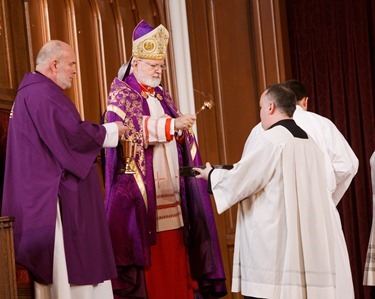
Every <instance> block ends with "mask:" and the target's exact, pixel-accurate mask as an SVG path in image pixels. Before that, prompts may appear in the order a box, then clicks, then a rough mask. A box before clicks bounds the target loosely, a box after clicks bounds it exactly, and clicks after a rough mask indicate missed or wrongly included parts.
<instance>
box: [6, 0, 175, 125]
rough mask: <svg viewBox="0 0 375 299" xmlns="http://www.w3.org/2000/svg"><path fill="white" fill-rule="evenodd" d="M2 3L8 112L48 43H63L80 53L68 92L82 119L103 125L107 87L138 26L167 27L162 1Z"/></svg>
mask: <svg viewBox="0 0 375 299" xmlns="http://www.w3.org/2000/svg"><path fill="white" fill-rule="evenodd" d="M0 3H1V5H0V70H1V72H0V101H1V102H0V103H2V105H3V106H4V105H5V106H6V107H7V108H8V109H9V108H10V106H11V103H12V101H13V100H14V97H15V94H16V90H17V86H18V84H19V83H20V81H21V79H22V77H23V75H24V73H25V72H27V71H31V70H34V68H35V59H36V56H37V54H38V52H39V50H40V48H41V47H42V46H43V44H44V43H45V42H47V41H48V40H51V39H60V40H63V41H65V42H67V43H69V44H70V45H71V46H72V47H73V48H74V49H75V52H76V54H77V67H78V68H77V75H76V77H75V78H74V81H73V85H72V88H70V89H68V90H66V91H65V93H66V94H67V96H69V97H70V98H71V99H72V101H73V102H74V103H75V105H76V106H77V108H78V110H79V111H80V113H81V115H82V117H83V118H84V119H88V120H91V121H94V122H99V121H100V116H101V114H102V113H103V112H104V110H105V106H106V99H107V95H108V90H109V86H110V84H111V82H112V80H113V78H114V77H115V76H116V75H117V71H118V69H119V67H120V66H121V65H122V64H123V63H124V62H125V61H126V60H127V59H128V58H129V57H130V55H131V43H132V41H131V36H132V32H133V29H134V27H135V25H136V24H137V23H138V22H139V21H140V20H141V19H145V20H146V21H147V22H148V23H149V24H151V25H153V26H156V25H159V24H160V23H163V24H166V23H167V20H166V11H165V4H164V1H163V0H126V1H124V0H61V1H57V0H32V1H31V0H24V1H21V0H17V1H12V0H0ZM5 12H7V13H5ZM8 13H9V14H8ZM166 26H168V25H166ZM172 70H173V69H172ZM171 76H173V74H172V75H170V74H168V76H166V79H165V81H167V82H166V83H165V85H166V86H168V85H172V84H173V83H174V81H173V80H171V79H170V78H171ZM168 78H169V79H168ZM167 79H168V80H167Z"/></svg>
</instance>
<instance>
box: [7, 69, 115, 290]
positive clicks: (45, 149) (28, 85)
mask: <svg viewBox="0 0 375 299" xmlns="http://www.w3.org/2000/svg"><path fill="white" fill-rule="evenodd" d="M105 134H106V131H105V128H104V127H103V126H101V125H95V124H92V123H90V122H86V121H82V120H81V118H80V115H79V113H78V111H77V109H76V108H75V106H74V104H73V103H72V102H71V101H70V100H69V98H67V97H66V96H65V95H64V93H63V90H62V89H61V88H60V87H59V86H58V85H56V84H55V83H54V82H53V81H52V80H50V79H49V78H47V77H45V76H44V75H42V74H40V73H28V74H26V75H25V77H24V79H23V80H22V82H21V85H20V87H19V89H18V93H17V96H16V99H15V103H14V106H13V113H12V116H11V119H10V121H9V130H8V141H7V152H6V153H7V157H6V166H5V181H4V196H3V207H2V213H3V215H9V216H15V223H14V246H15V256H16V262H17V263H19V264H21V265H23V266H25V267H26V268H27V269H28V270H29V271H30V272H31V274H32V276H33V278H34V279H35V280H36V281H37V282H39V283H42V284H50V283H52V282H53V281H52V267H53V253H54V239H55V223H56V214H57V209H56V208H57V200H58V198H60V206H61V218H62V225H63V236H64V246H65V254H66V263H67V269H68V278H69V282H70V283H71V284H75V285H88V284H97V283H100V282H103V281H104V280H108V279H112V278H113V277H115V276H116V268H115V263H114V257H113V250H112V246H111V240H110V235H109V230H108V224H107V223H106V218H105V211H104V204H103V198H102V190H101V188H100V181H99V176H98V169H97V166H96V163H95V161H96V157H97V155H98V153H99V151H100V149H101V147H102V145H103V142H104V138H105Z"/></svg>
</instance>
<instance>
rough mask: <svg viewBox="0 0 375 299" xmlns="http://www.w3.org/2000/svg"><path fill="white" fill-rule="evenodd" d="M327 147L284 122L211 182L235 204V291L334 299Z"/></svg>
mask: <svg viewBox="0 0 375 299" xmlns="http://www.w3.org/2000/svg"><path fill="white" fill-rule="evenodd" d="M324 169H325V166H324V156H323V153H322V151H321V150H320V149H319V148H318V147H317V146H316V144H315V143H314V142H313V141H312V140H311V139H299V138H294V137H293V136H292V134H291V133H290V132H289V131H288V130H287V129H286V128H284V127H283V126H276V127H274V128H272V129H269V130H267V131H265V132H263V133H261V134H260V135H259V136H258V137H257V138H256V140H255V139H254V140H253V142H251V146H248V147H247V148H246V150H245V152H244V154H243V156H242V158H241V160H240V161H239V162H238V163H236V164H235V165H234V168H233V169H232V170H230V171H227V170H221V169H215V170H214V171H213V172H212V173H211V187H212V191H213V194H214V198H215V202H216V207H217V210H218V212H219V213H223V212H224V211H225V210H227V209H229V208H230V207H231V206H233V205H235V204H237V203H239V204H238V213H237V224H236V237H235V251H234V262H233V277H232V291H233V292H241V293H242V294H243V295H245V296H254V297H261V298H273V299H276V298H280V299H290V298H293V299H299V298H325V299H334V298H336V295H335V291H336V269H335V257H334V254H335V252H334V248H335V246H334V243H335V242H336V238H335V233H336V232H335V219H334V217H333V214H332V212H331V211H332V210H331V207H330V205H331V206H333V202H332V200H330V196H329V194H328V191H327V189H326V188H325V187H324V186H325V180H326V179H325V171H324Z"/></svg>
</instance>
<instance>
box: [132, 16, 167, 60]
mask: <svg viewBox="0 0 375 299" xmlns="http://www.w3.org/2000/svg"><path fill="white" fill-rule="evenodd" d="M168 40H169V32H168V30H167V29H166V28H165V27H164V26H163V25H159V26H158V27H156V28H153V27H151V26H150V25H149V24H147V22H146V21H145V20H142V21H141V22H139V23H138V25H137V26H136V27H135V28H134V31H133V53H132V55H133V57H137V58H143V59H165V56H166V53H167V46H168Z"/></svg>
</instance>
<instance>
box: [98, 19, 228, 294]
mask: <svg viewBox="0 0 375 299" xmlns="http://www.w3.org/2000/svg"><path fill="white" fill-rule="evenodd" d="M168 38H169V33H168V31H167V30H166V29H165V27H164V26H163V25H160V26H158V27H157V28H153V27H151V26H150V25H148V24H147V23H146V22H145V21H141V22H140V23H139V24H138V25H137V27H136V28H135V30H134V32H133V57H132V59H131V63H130V64H129V68H128V69H127V71H126V72H125V75H124V76H121V78H119V79H118V78H115V79H114V81H113V82H112V85H111V89H110V93H109V99H108V107H107V114H106V122H107V123H110V122H113V121H123V122H124V123H125V125H126V127H127V130H126V132H125V139H126V140H128V141H131V143H132V144H133V145H135V147H136V150H135V151H134V152H135V155H134V159H133V160H131V161H130V162H129V166H130V168H131V170H132V171H133V172H134V173H133V174H124V173H120V172H121V169H122V168H123V166H124V165H123V164H124V158H125V157H124V156H121V155H120V154H119V152H121V148H118V149H117V151H116V149H107V150H106V159H105V161H106V162H105V164H106V178H105V180H106V202H105V206H106V213H107V219H108V222H109V227H110V232H111V237H112V244H113V249H114V252H115V259H116V265H117V270H118V278H116V279H114V280H112V284H113V288H114V293H115V295H117V296H118V297H119V298H150V299H159V298H160V299H165V298H179V299H189V298H218V297H222V296H224V295H225V294H226V286H225V275H224V270H223V265H222V260H221V254H220V247H219V242H218V236H217V232H216V225H215V220H214V215H213V211H212V206H211V200H210V197H209V195H208V194H207V185H206V182H205V181H204V180H197V179H195V178H194V177H182V176H180V175H179V167H181V166H193V165H201V164H202V161H201V158H200V155H199V152H198V146H197V143H196V140H195V138H194V136H193V134H192V132H191V130H190V127H191V125H192V124H194V122H195V119H196V116H195V115H188V114H187V115H182V114H181V113H180V112H179V111H178V110H177V108H176V107H175V105H174V103H173V101H172V99H171V97H170V96H169V94H168V93H167V92H166V91H165V90H164V89H163V88H162V87H161V86H160V82H161V76H162V71H163V70H164V69H165V55H166V48H167V43H168ZM130 69H131V72H132V73H131V74H129V73H130ZM122 154H123V155H125V154H126V153H125V152H122Z"/></svg>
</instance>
